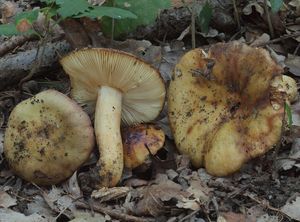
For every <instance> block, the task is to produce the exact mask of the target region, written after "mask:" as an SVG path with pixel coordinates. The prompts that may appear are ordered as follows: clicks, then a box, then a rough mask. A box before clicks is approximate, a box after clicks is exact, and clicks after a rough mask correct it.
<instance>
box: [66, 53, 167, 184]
mask: <svg viewBox="0 0 300 222" xmlns="http://www.w3.org/2000/svg"><path fill="white" fill-rule="evenodd" d="M61 64H62V66H63V68H64V70H65V72H66V73H67V74H68V75H69V76H70V79H71V85H72V91H71V95H72V97H73V98H74V99H75V100H76V101H78V102H79V103H80V104H84V105H86V108H87V110H88V112H89V113H93V112H95V117H94V118H95V123H94V128H95V134H96V140H97V143H98V147H99V153H100V158H99V161H98V162H97V166H98V167H99V176H100V184H99V187H113V186H115V185H116V184H117V183H118V182H119V180H120V178H121V175H122V171H123V166H124V162H123V146H122V138H121V133H120V124H121V120H122V122H123V123H124V124H126V125H132V124H136V123H141V122H148V121H151V120H153V119H155V118H156V117H157V116H158V114H159V113H160V111H161V110H162V108H163V104H164V100H165V86H164V82H163V79H162V78H161V76H160V73H159V72H158V71H157V70H156V69H155V68H153V67H152V66H151V65H149V64H147V63H145V62H143V61H141V60H139V59H138V58H136V57H135V56H133V55H131V54H128V53H125V52H122V51H118V50H113V49H101V48H92V49H82V50H79V51H75V52H73V53H70V54H69V55H67V56H66V57H64V58H63V59H62V60H61ZM93 110H95V111H93Z"/></svg>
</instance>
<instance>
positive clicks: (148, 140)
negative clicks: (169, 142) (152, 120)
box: [121, 124, 165, 169]
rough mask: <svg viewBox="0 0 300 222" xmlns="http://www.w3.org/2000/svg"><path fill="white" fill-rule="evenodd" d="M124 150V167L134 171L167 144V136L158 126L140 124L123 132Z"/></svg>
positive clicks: (125, 128) (126, 128) (123, 129)
mask: <svg viewBox="0 0 300 222" xmlns="http://www.w3.org/2000/svg"><path fill="white" fill-rule="evenodd" d="M121 132H122V140H123V150H124V165H125V167H127V168H129V169H134V168H136V167H138V166H140V165H142V164H144V163H145V162H147V160H149V159H150V157H151V155H153V156H154V155H155V154H156V153H157V152H158V151H159V150H160V149H161V148H162V147H163V145H164V143H165V134H164V132H163V131H162V129H160V128H159V127H158V126H155V125H152V124H139V125H136V126H129V127H124V128H122V130H121Z"/></svg>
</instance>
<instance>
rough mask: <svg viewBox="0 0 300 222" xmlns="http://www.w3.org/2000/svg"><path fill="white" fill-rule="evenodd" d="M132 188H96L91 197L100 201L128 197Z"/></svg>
mask: <svg viewBox="0 0 300 222" xmlns="http://www.w3.org/2000/svg"><path fill="white" fill-rule="evenodd" d="M130 190H131V189H130V188H129V187H112V188H107V187H102V188H101V189H99V190H94V191H93V193H92V195H91V197H93V198H95V199H98V200H99V201H100V202H105V201H111V200H117V199H119V198H122V197H126V196H127V194H128V192H129V191H130Z"/></svg>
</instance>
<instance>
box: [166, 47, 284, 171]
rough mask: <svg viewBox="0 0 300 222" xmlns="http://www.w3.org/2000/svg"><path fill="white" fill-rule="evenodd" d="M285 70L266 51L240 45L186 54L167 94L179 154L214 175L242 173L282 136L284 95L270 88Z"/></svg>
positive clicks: (195, 50) (198, 50)
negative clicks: (186, 156)
mask: <svg viewBox="0 0 300 222" xmlns="http://www.w3.org/2000/svg"><path fill="white" fill-rule="evenodd" d="M281 73H282V68H281V67H280V66H279V65H277V64H276V63H275V62H274V61H273V60H272V59H271V57H270V55H269V53H268V52H267V51H266V50H264V49H262V48H251V47H249V46H247V45H246V44H242V43H238V42H230V43H218V44H215V45H213V46H212V47H211V48H210V50H209V52H208V54H206V53H205V52H203V51H202V50H201V49H194V50H191V51H189V52H188V53H186V54H185V55H184V56H183V57H182V58H181V60H180V61H179V63H178V64H177V65H176V67H175V69H174V73H173V78H172V81H171V83H170V87H169V92H168V116H169V120H170V126H171V130H172V132H173V134H174V139H175V143H176V146H177V148H178V150H179V151H180V152H181V153H183V154H186V155H188V156H189V157H190V159H191V161H192V164H193V165H194V166H195V167H201V166H204V167H205V168H206V170H207V171H208V172H209V173H210V174H212V175H216V176H225V175H228V174H231V173H233V172H235V171H237V170H239V169H240V168H241V166H242V164H243V163H244V162H246V161H247V160H249V159H251V158H254V157H257V156H259V155H262V154H264V153H265V152H267V151H268V150H270V149H271V148H272V147H273V145H274V144H276V143H277V142H278V141H279V139H280V135H281V129H282V124H283V120H284V100H285V98H284V97H286V95H284V94H285V93H282V90H281V89H279V88H278V87H276V86H275V87H274V86H272V83H273V81H275V77H282V75H281Z"/></svg>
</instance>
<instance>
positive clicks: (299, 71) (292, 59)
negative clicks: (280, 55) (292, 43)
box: [285, 54, 300, 76]
mask: <svg viewBox="0 0 300 222" xmlns="http://www.w3.org/2000/svg"><path fill="white" fill-rule="evenodd" d="M285 65H286V66H287V67H288V68H289V71H290V72H291V73H293V74H294V75H296V76H300V56H297V55H292V54H288V57H287V58H286V60H285Z"/></svg>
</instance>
